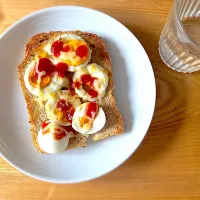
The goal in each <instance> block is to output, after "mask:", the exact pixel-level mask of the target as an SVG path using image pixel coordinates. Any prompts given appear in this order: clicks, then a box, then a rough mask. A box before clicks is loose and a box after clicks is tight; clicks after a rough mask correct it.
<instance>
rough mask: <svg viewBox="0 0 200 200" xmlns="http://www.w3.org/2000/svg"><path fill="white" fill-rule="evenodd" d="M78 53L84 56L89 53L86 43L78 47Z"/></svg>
mask: <svg viewBox="0 0 200 200" xmlns="http://www.w3.org/2000/svg"><path fill="white" fill-rule="evenodd" d="M76 54H77V55H78V56H79V57H81V58H83V57H85V56H87V54H88V48H87V47H86V46H85V45H80V46H79V47H78V48H77V49H76Z"/></svg>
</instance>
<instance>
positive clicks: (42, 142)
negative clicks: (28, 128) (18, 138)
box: [37, 121, 74, 154]
mask: <svg viewBox="0 0 200 200" xmlns="http://www.w3.org/2000/svg"><path fill="white" fill-rule="evenodd" d="M73 134H74V132H73V131H71V130H69V129H65V127H62V126H59V125H58V124H56V123H55V122H52V121H46V122H44V123H43V124H42V127H41V129H40V131H39V132H38V138H37V139H38V144H39V146H40V148H41V149H42V150H43V151H45V152H46V153H49V154H55V153H60V152H62V151H64V150H65V149H66V148H67V146H68V143H69V139H70V137H71V136H72V135H73Z"/></svg>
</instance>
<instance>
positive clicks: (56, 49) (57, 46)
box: [51, 40, 63, 57]
mask: <svg viewBox="0 0 200 200" xmlns="http://www.w3.org/2000/svg"><path fill="white" fill-rule="evenodd" d="M62 49H63V42H62V41H60V40H57V41H55V42H54V43H53V44H52V45H51V52H52V54H53V55H54V56H55V57H58V56H60V52H61V51H62Z"/></svg>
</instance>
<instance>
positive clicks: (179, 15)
mask: <svg viewBox="0 0 200 200" xmlns="http://www.w3.org/2000/svg"><path fill="white" fill-rule="evenodd" d="M159 53H160V56H161V58H162V60H163V62H164V63H165V64H166V65H167V66H168V67H170V68H172V69H174V70H176V71H178V72H185V73H186V72H189V73H190V72H195V71H198V70H200V0H174V4H173V6H172V9H171V12H170V14H169V16H168V19H167V21H166V24H165V26H164V29H163V31H162V34H161V36H160V41H159Z"/></svg>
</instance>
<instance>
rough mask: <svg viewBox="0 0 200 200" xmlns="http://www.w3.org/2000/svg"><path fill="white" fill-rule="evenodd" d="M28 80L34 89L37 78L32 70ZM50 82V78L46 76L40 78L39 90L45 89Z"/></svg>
mask: <svg viewBox="0 0 200 200" xmlns="http://www.w3.org/2000/svg"><path fill="white" fill-rule="evenodd" d="M28 78H29V82H30V84H31V85H32V86H33V87H34V88H36V86H37V80H38V76H37V74H36V73H35V71H34V70H32V71H31V73H30V74H29V77H28ZM50 82H51V77H50V76H48V75H45V76H42V77H41V82H40V87H41V88H45V87H47V86H48V85H49V84H50Z"/></svg>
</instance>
